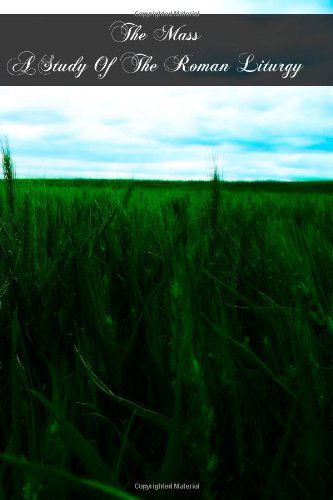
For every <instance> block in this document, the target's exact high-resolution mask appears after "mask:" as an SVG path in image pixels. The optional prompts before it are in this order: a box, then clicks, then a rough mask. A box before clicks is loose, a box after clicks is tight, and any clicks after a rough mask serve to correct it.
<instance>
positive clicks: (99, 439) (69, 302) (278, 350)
mask: <svg viewBox="0 0 333 500" xmlns="http://www.w3.org/2000/svg"><path fill="white" fill-rule="evenodd" d="M3 168H4V173H5V180H4V182H3V183H2V184H1V185H0V219H1V220H0V300H1V309H0V331H1V336H0V343H1V350H0V391H1V398H2V404H1V406H0V443H1V449H0V452H1V467H0V498H6V499H7V498H8V499H16V498H26V499H33V498H40V499H47V500H52V499H54V500H62V499H67V498H68V499H69V498H130V497H133V496H137V497H140V498H174V497H175V496H176V492H175V491H171V492H168V491H164V492H161V491H155V490H150V491H149V492H144V491H143V490H138V489H136V488H135V485H136V484H139V483H140V484H142V483H146V484H148V483H149V484H153V483H158V482H162V481H164V482H170V481H171V482H172V483H178V482H179V483H183V482H187V483H188V484H192V483H193V484H196V483H200V490H199V493H198V494H197V496H198V498H207V499H213V498H216V499H220V498H225V499H239V498H242V499H243V498H244V499H247V498H248V499H252V498H263V499H268V498H269V499H271V498H281V499H285V498H304V499H307V498H308V499H312V498H322V499H324V498H327V497H329V494H330V492H331V491H333V481H332V474H331V471H332V466H333V458H332V451H331V450H332V447H333V430H332V425H331V422H332V387H333V351H332V349H333V340H332V339H333V331H332V312H333V311H332V304H333V284H332V279H331V276H332V268H333V245H332V243H333V233H332V227H333V224H332V223H333V215H332V214H333V212H332V208H333V190H332V185H331V188H329V187H328V185H325V189H322V188H321V187H320V186H319V187H318V186H316V187H315V188H314V189H312V191H308V190H307V189H305V188H304V187H302V186H300V188H299V192H297V191H296V190H294V192H288V193H284V192H283V189H282V188H283V185H282V184H281V185H279V186H278V187H275V185H271V184H269V185H268V184H267V185H266V187H263V186H261V187H260V186H258V185H257V184H253V186H252V187H251V185H249V184H246V185H240V186H239V187H238V188H237V190H236V188H235V186H234V185H228V183H226V182H223V183H221V181H220V180H219V179H217V178H215V179H213V180H212V181H211V182H210V183H206V184H202V183H199V184H193V183H188V184H186V183H185V184H184V183H182V184H177V183H165V184H163V183H156V184H154V183H151V184H147V183H143V184H140V183H130V184H128V183H126V182H118V183H117V182H114V183H112V182H111V183H106V182H105V183H104V184H102V185H100V184H99V183H98V182H96V184H94V182H92V181H90V183H89V184H86V183H84V182H83V181H77V182H74V181H71V182H69V181H63V182H62V181H57V182H55V181H50V182H48V181H43V182H42V181H36V182H27V181H20V180H17V179H14V173H13V172H14V171H13V167H12V161H11V158H10V153H9V150H8V149H6V148H5V150H4V151H3ZM6 172H7V173H6ZM222 189H223V191H222ZM286 190H290V186H286ZM323 191H325V192H323ZM14 193H15V194H14ZM194 494H195V492H194V490H193V492H192V495H194Z"/></svg>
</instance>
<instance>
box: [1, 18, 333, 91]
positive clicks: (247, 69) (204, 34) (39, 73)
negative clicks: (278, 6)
mask: <svg viewBox="0 0 333 500" xmlns="http://www.w3.org/2000/svg"><path fill="white" fill-rule="evenodd" d="M0 44H1V45H0V46H1V55H0V85H96V86H97V85H122V86H123V85H280V86H284V85H333V68H332V48H333V15H211V14H209V15H208V14H204V15H198V16H186V17H180V16H168V17H158V18H152V17H149V18H146V17H140V16H137V15H125V14H124V15H121V14H112V15H76V14H75V15H65V14H64V15H58V14H53V15H1V16H0Z"/></svg>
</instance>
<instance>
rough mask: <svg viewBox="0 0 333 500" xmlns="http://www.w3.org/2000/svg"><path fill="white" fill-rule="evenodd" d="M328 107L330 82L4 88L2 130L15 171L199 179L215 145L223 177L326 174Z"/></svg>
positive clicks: (331, 120) (332, 117)
mask: <svg viewBox="0 0 333 500" xmlns="http://www.w3.org/2000/svg"><path fill="white" fill-rule="evenodd" d="M332 110H333V88H332V87H312V88H311V87H98V88H97V87H2V88H1V89H0V133H1V134H6V135H8V136H9V139H10V143H11V145H12V149H13V153H14V157H15V159H16V166H17V172H18V174H19V175H20V176H26V175H29V176H40V175H41V176H46V177H47V176H52V177H60V176H76V177H77V176H88V174H89V175H92V176H95V177H97V176H99V177H101V176H102V177H103V176H105V177H110V176H111V177H117V176H121V177H132V176H136V177H145V178H152V177H162V178H170V176H171V177H172V178H189V177H191V175H192V178H198V177H201V178H205V177H206V176H207V174H208V173H209V169H210V156H211V154H212V152H215V153H217V154H218V155H219V156H220V157H221V160H222V164H223V170H224V174H225V177H226V178H247V177H248V176H250V177H251V178H255V177H257V178H277V177H278V176H279V175H281V176H283V178H286V176H289V177H290V178H291V177H306V178H307V177H323V178H329V177H330V172H332V171H333V163H332V151H333V144H332V141H333V114H332ZM330 141H331V142H330ZM59 159H60V160H59ZM331 177H332V175H331Z"/></svg>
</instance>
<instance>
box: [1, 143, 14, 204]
mask: <svg viewBox="0 0 333 500" xmlns="http://www.w3.org/2000/svg"><path fill="white" fill-rule="evenodd" d="M1 150H2V171H3V177H4V180H5V185H6V194H7V203H8V207H9V210H10V211H11V212H13V211H14V204H15V190H14V179H15V170H14V165H13V160H12V157H11V152H10V148H9V143H8V140H7V139H4V140H3V142H2V144H1Z"/></svg>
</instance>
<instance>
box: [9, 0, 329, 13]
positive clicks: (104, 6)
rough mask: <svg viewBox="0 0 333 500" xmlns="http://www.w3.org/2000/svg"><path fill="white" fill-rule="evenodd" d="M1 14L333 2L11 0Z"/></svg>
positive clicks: (277, 8) (293, 9)
mask: <svg viewBox="0 0 333 500" xmlns="http://www.w3.org/2000/svg"><path fill="white" fill-rule="evenodd" d="M2 4H3V5H1V8H0V11H1V12H2V13H3V14H5V13H22V14H33V13H37V14H46V13H50V14H55V13H60V14H62V13H71V14H75V13H81V14H84V13H87V14H98V13H100V14H107V13H108V14H110V13H114V14H119V13H120V14H127V13H128V14H132V13H134V12H135V11H136V10H150V11H151V10H199V11H200V12H201V13H202V14H205V13H206V14H238V13H239V14H266V13H269V14H275V13H278V14H287V13H293V14H302V13H307V14H327V13H332V12H333V1H332V0H205V1H202V0H164V1H163V0H140V2H138V1H134V0H122V1H121V2H113V1H112V0H94V1H93V2H88V1H87V0H85V1H83V2H78V1H77V0H57V2H52V1H49V2H46V1H45V0H29V2H27V0H11V1H10V2H2Z"/></svg>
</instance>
